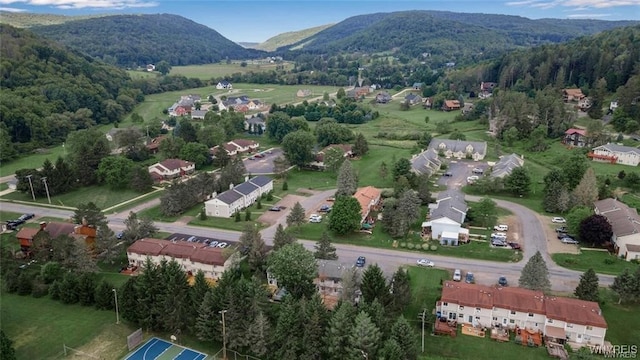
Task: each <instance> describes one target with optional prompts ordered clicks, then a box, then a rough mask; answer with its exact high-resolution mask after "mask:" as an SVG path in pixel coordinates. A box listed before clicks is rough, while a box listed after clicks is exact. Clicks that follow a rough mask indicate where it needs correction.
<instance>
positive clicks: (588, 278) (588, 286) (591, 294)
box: [573, 268, 599, 301]
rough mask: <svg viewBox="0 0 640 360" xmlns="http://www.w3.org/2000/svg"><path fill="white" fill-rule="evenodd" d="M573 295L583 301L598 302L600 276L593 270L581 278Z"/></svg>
mask: <svg viewBox="0 0 640 360" xmlns="http://www.w3.org/2000/svg"><path fill="white" fill-rule="evenodd" d="M573 294H574V295H575V296H576V297H577V298H578V299H581V300H587V301H598V300H599V294H598V275H596V272H595V271H593V269H592V268H590V269H589V270H587V271H586V272H585V273H584V274H582V276H580V283H579V284H578V287H576V290H575V291H574V292H573Z"/></svg>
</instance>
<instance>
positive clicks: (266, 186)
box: [249, 175, 273, 196]
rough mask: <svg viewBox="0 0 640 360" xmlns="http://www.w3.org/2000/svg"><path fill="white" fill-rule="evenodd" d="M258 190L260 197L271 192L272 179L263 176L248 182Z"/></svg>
mask: <svg viewBox="0 0 640 360" xmlns="http://www.w3.org/2000/svg"><path fill="white" fill-rule="evenodd" d="M249 182H250V183H252V184H254V185H256V186H257V187H258V188H259V189H260V196H262V195H263V194H266V193H268V192H270V191H272V190H273V179H271V178H270V177H267V176H264V175H258V176H256V177H254V178H252V179H250V180H249Z"/></svg>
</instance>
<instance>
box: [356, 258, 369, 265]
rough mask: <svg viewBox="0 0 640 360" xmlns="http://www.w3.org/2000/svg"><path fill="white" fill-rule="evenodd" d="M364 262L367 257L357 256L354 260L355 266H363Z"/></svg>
mask: <svg viewBox="0 0 640 360" xmlns="http://www.w3.org/2000/svg"><path fill="white" fill-rule="evenodd" d="M366 263H367V258H365V257H364V256H358V259H357V260H356V266H357V267H364V264H366Z"/></svg>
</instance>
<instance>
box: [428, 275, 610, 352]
mask: <svg viewBox="0 0 640 360" xmlns="http://www.w3.org/2000/svg"><path fill="white" fill-rule="evenodd" d="M436 314H437V316H438V317H440V318H445V319H448V320H451V321H456V322H457V323H460V324H468V325H473V326H477V327H483V328H491V327H496V326H499V327H504V328H508V329H511V330H519V331H528V332H535V333H539V334H542V335H544V337H545V338H546V339H547V341H550V342H557V343H560V344H564V343H570V344H571V345H573V346H577V347H580V346H594V345H599V346H602V345H604V338H605V335H606V331H607V323H606V321H605V319H604V317H603V316H602V311H601V310H600V306H599V305H598V303H597V302H592V301H584V300H579V299H574V298H565V297H555V296H545V295H544V294H543V293H542V292H540V291H535V290H529V289H523V288H518V287H497V286H496V287H490V286H484V285H476V284H466V283H462V282H453V281H446V282H445V283H444V285H443V287H442V296H441V298H440V300H439V301H438V302H437V303H436Z"/></svg>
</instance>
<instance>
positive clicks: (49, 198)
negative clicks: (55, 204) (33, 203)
mask: <svg viewBox="0 0 640 360" xmlns="http://www.w3.org/2000/svg"><path fill="white" fill-rule="evenodd" d="M42 182H43V183H44V189H45V190H46V191H47V200H49V204H51V196H50V195H49V185H47V177H46V176H45V177H43V178H42Z"/></svg>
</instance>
